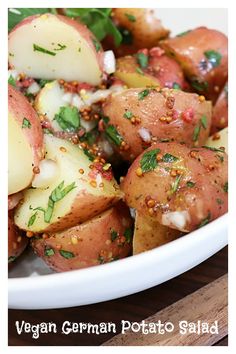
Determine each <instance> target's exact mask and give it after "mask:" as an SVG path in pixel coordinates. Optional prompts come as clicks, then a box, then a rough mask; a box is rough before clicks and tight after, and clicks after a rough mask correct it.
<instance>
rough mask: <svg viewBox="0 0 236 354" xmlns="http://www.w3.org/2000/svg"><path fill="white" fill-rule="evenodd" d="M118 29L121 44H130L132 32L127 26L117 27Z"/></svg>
mask: <svg viewBox="0 0 236 354" xmlns="http://www.w3.org/2000/svg"><path fill="white" fill-rule="evenodd" d="M118 30H119V32H120V33H121V35H122V42H121V43H122V44H132V43H133V36H132V33H131V32H130V31H129V30H128V29H127V28H123V27H119V28H118Z"/></svg>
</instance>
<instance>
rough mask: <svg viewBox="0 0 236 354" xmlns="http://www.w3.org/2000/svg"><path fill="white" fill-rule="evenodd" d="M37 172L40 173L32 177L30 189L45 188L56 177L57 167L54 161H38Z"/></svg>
mask: <svg viewBox="0 0 236 354" xmlns="http://www.w3.org/2000/svg"><path fill="white" fill-rule="evenodd" d="M39 170H40V172H39V173H38V174H35V176H34V179H33V181H32V187H35V188H47V187H49V186H50V184H51V183H52V182H53V180H54V179H55V178H56V177H57V174H58V171H59V167H58V165H57V163H56V162H55V161H53V160H50V159H45V160H42V161H40V163H39Z"/></svg>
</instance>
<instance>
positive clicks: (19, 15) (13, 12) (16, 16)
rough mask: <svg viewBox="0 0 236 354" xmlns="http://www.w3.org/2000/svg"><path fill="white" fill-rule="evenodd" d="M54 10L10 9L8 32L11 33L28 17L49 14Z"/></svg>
mask: <svg viewBox="0 0 236 354" xmlns="http://www.w3.org/2000/svg"><path fill="white" fill-rule="evenodd" d="M52 10H53V9H49V8H48V9H42V8H17V9H12V8H10V9H8V31H11V30H12V29H13V28H14V27H15V26H16V25H17V24H18V23H19V22H21V21H22V20H23V19H24V18H26V17H28V16H32V15H39V14H44V13H47V12H52Z"/></svg>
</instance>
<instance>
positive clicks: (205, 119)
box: [201, 115, 207, 129]
mask: <svg viewBox="0 0 236 354" xmlns="http://www.w3.org/2000/svg"><path fill="white" fill-rule="evenodd" d="M201 124H202V126H203V128H204V129H206V128H207V117H206V116H205V115H203V116H202V118H201Z"/></svg>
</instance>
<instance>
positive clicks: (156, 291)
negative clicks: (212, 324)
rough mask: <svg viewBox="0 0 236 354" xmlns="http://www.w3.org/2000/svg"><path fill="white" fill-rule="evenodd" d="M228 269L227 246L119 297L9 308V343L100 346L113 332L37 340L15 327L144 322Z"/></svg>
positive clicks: (42, 337) (47, 336)
mask: <svg viewBox="0 0 236 354" xmlns="http://www.w3.org/2000/svg"><path fill="white" fill-rule="evenodd" d="M227 270H228V250H227V247H225V248H224V249H223V250H221V251H220V252H218V253H217V254H215V255H214V256H212V257H211V258H209V259H208V260H206V261H205V262H203V263H202V264H200V265H199V266H197V267H195V268H193V269H191V270H190V271H188V272H186V273H184V274H182V275H180V276H178V277H176V278H174V279H172V280H170V281H168V282H166V283H163V284H161V285H158V286H156V287H154V288H151V289H148V290H145V291H142V292H140V293H137V294H134V295H130V296H126V297H123V298H120V299H117V300H112V301H106V302H102V303H99V304H94V305H88V306H80V307H73V308H67V309H58V310H38V311H35V310H33V311H29V310H9V321H8V323H9V345H10V346H21V345H25V346H32V345H36V346H42V345H50V346H53V345H57V346H62V345H63V346H70V345H71V346H72V345H77V346H88V345H94V346H97V345H100V344H102V343H103V342H105V341H106V340H108V339H110V338H111V337H112V336H113V335H114V334H112V333H106V334H99V335H96V334H87V333H81V334H80V333H77V334H69V335H64V334H60V333H57V334H41V335H40V337H39V339H36V340H35V339H32V334H25V333H24V334H21V335H18V334H17V332H16V328H15V321H22V320H24V321H25V322H30V323H31V324H37V323H40V322H55V323H56V324H57V328H58V329H60V327H61V325H62V323H63V322H64V321H70V322H91V323H99V322H114V323H116V326H117V329H119V328H120V326H119V324H120V321H121V320H129V321H141V320H143V319H145V318H146V317H148V316H150V315H153V314H154V313H155V312H158V311H159V310H161V309H163V308H164V307H166V306H168V305H171V304H172V303H174V302H175V301H178V300H180V299H182V298H183V297H184V296H186V295H188V294H190V293H192V292H194V291H195V290H197V289H199V288H201V287H202V286H204V285H206V284H208V283H210V282H212V281H213V280H215V279H217V278H219V277H220V276H222V275H224V274H225V273H227ZM216 345H219V346H224V345H228V337H225V338H223V339H222V340H220V341H219V342H218V343H216Z"/></svg>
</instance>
